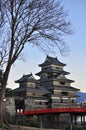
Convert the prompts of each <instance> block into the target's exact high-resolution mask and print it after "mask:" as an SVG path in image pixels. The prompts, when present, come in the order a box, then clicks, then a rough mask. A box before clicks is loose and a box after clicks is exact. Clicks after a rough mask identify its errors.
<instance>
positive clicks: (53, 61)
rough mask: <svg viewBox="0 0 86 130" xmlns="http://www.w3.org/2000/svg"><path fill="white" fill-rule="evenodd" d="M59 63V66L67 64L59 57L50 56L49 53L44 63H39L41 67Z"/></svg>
mask: <svg viewBox="0 0 86 130" xmlns="http://www.w3.org/2000/svg"><path fill="white" fill-rule="evenodd" d="M51 64H53V65H58V66H65V65H66V64H64V63H62V62H60V61H59V60H58V59H57V58H54V57H50V56H48V55H47V57H46V59H45V61H44V62H43V63H42V64H39V66H40V67H43V66H47V65H51Z"/></svg>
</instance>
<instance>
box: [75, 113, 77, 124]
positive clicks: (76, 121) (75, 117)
mask: <svg viewBox="0 0 86 130" xmlns="http://www.w3.org/2000/svg"><path fill="white" fill-rule="evenodd" d="M75 124H77V118H76V115H75Z"/></svg>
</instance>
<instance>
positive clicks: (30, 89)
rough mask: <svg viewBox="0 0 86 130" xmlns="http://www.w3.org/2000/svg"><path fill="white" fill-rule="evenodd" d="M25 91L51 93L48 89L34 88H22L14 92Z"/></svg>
mask: <svg viewBox="0 0 86 130" xmlns="http://www.w3.org/2000/svg"><path fill="white" fill-rule="evenodd" d="M24 91H30V92H38V93H50V92H49V91H48V90H47V89H46V88H43V87H37V88H32V87H27V86H22V87H18V88H16V89H14V90H13V92H14V93H15V92H24Z"/></svg>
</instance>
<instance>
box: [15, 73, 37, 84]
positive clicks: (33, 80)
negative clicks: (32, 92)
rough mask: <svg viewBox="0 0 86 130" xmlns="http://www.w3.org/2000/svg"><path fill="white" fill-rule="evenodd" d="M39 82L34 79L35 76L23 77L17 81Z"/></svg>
mask: <svg viewBox="0 0 86 130" xmlns="http://www.w3.org/2000/svg"><path fill="white" fill-rule="evenodd" d="M28 81H29V82H37V80H36V79H35V78H34V76H33V74H32V73H31V74H28V75H23V76H22V77H21V78H20V79H18V80H16V81H15V82H16V83H21V82H28Z"/></svg>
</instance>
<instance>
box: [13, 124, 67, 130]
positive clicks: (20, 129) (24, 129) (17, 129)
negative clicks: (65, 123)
mask: <svg viewBox="0 0 86 130" xmlns="http://www.w3.org/2000/svg"><path fill="white" fill-rule="evenodd" d="M11 127H12V129H13V130H45V129H43V128H34V127H23V126H13V125H12V126H11ZM46 130H65V129H46Z"/></svg>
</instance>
